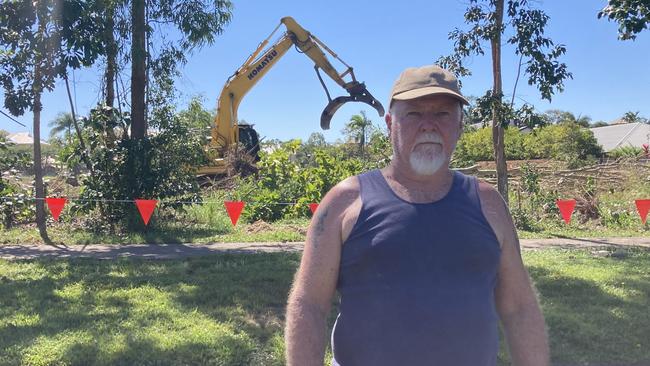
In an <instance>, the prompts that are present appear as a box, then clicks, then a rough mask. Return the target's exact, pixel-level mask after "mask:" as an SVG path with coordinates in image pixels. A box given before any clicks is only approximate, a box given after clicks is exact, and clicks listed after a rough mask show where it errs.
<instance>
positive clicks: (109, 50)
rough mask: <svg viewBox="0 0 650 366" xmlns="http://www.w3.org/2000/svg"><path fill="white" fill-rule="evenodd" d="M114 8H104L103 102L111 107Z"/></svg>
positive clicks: (114, 70)
mask: <svg viewBox="0 0 650 366" xmlns="http://www.w3.org/2000/svg"><path fill="white" fill-rule="evenodd" d="M114 12H115V9H114V8H113V7H112V6H110V7H109V8H108V9H106V26H107V27H106V33H105V35H104V38H105V39H104V41H105V42H106V73H105V82H106V100H105V104H106V105H107V106H109V107H111V108H112V107H113V101H114V100H115V73H116V71H117V45H116V44H115V35H114V34H113V28H114V27H115V24H114V23H115V22H114V18H113V15H114Z"/></svg>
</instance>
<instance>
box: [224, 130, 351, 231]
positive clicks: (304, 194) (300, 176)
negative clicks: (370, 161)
mask: <svg viewBox="0 0 650 366" xmlns="http://www.w3.org/2000/svg"><path fill="white" fill-rule="evenodd" d="M300 148H301V142H300V140H292V141H289V142H286V143H284V144H282V145H281V146H280V147H278V148H276V149H275V150H274V151H272V152H270V153H264V152H263V153H262V156H261V160H260V162H259V163H258V167H259V169H260V173H259V176H258V177H251V178H249V179H248V180H247V181H246V182H245V183H244V184H243V185H242V186H240V188H239V189H238V192H237V193H236V194H235V197H234V198H236V199H240V200H243V201H247V202H251V203H250V205H249V206H247V208H246V210H245V213H244V217H245V218H246V219H247V220H248V221H256V220H265V221H276V220H279V219H281V218H284V217H299V216H306V215H308V214H309V203H312V202H314V203H317V202H320V200H321V199H322V198H323V196H324V195H325V193H327V191H329V190H330V189H331V188H332V187H333V186H334V185H336V184H337V183H338V182H340V181H342V180H343V179H345V178H347V177H350V176H353V175H356V174H359V173H361V172H362V171H363V164H362V161H361V160H359V159H357V158H349V159H344V160H343V159H341V160H340V159H338V158H337V154H340V151H338V152H337V150H336V149H327V148H313V149H312V150H311V151H310V155H305V156H304V157H305V158H306V159H305V160H303V161H299V160H298V159H296V155H297V153H298V152H299V150H300ZM294 202H295V203H296V204H295V205H293V204H290V203H294Z"/></svg>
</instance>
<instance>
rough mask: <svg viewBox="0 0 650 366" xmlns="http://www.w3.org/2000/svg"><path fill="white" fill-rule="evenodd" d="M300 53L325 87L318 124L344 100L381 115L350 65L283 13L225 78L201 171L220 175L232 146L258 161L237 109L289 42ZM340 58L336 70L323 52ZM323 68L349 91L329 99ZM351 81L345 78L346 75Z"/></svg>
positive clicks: (253, 135) (254, 138)
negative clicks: (341, 69)
mask: <svg viewBox="0 0 650 366" xmlns="http://www.w3.org/2000/svg"><path fill="white" fill-rule="evenodd" d="M282 24H284V25H285V27H286V29H287V30H286V32H285V33H284V34H283V35H282V36H281V37H280V39H279V40H278V41H277V42H275V43H274V44H273V45H272V46H271V47H269V48H268V49H267V48H266V46H267V45H268V43H269V40H270V39H271V37H273V35H274V34H275V32H277V30H278V29H279V28H280V26H281V25H282ZM292 45H293V46H295V47H296V50H297V51H298V52H300V53H303V54H305V55H307V56H309V58H311V59H312V61H313V62H314V69H315V70H316V75H318V79H319V80H320V82H321V85H322V86H323V88H324V89H325V94H327V99H328V100H329V103H328V104H327V106H326V107H325V109H324V110H323V112H322V113H321V119H320V125H321V128H322V129H324V130H327V129H329V126H330V121H331V119H332V116H333V115H334V113H335V112H336V111H337V110H338V109H339V108H340V107H341V106H342V105H343V104H345V103H347V102H362V103H366V104H368V105H370V106H371V107H373V108H374V109H375V110H377V112H378V113H379V115H380V116H383V115H384V107H383V106H382V105H381V103H380V102H379V101H378V100H377V99H375V98H374V97H373V96H372V95H371V94H370V93H369V92H368V90H367V89H366V86H365V84H363V83H361V82H359V81H357V80H356V78H355V76H354V71H353V70H352V67H350V66H349V65H348V64H346V63H345V62H344V61H343V60H341V59H340V58H339V57H338V56H337V55H336V54H335V53H334V52H332V50H330V49H329V48H328V47H327V46H326V45H325V44H324V43H323V42H321V41H320V40H319V39H318V38H316V37H315V36H314V35H313V34H311V33H309V32H308V31H306V30H305V29H304V28H302V27H301V26H300V25H299V24H298V23H297V22H296V21H295V20H294V19H293V18H291V17H284V18H282V19H281V21H280V24H279V25H278V26H277V27H276V28H275V29H274V30H273V32H272V33H271V35H269V36H268V37H267V38H266V39H265V40H264V41H262V43H260V44H259V46H258V47H257V49H256V50H255V52H253V53H252V54H251V55H250V56H249V57H248V59H246V62H244V64H243V65H242V66H241V67H240V68H239V69H238V70H237V71H236V72H235V73H234V74H233V75H232V76H231V77H230V78H228V81H226V85H224V87H223V90H222V91H221V95H220V96H219V102H218V105H217V114H216V116H215V120H214V126H213V127H212V133H211V135H212V136H211V138H210V146H209V147H208V149H209V156H211V164H210V165H209V166H206V167H203V168H201V169H199V174H201V175H221V174H224V173H225V172H226V169H227V163H226V160H225V159H224V156H225V154H226V153H227V152H228V151H231V150H232V148H233V147H234V146H238V147H241V148H243V150H244V151H245V152H246V153H247V154H249V155H250V156H252V157H253V160H254V161H258V160H259V157H258V153H259V150H260V147H259V136H258V134H257V132H256V131H255V130H254V129H253V126H251V125H248V124H240V123H238V121H237V109H238V108H239V104H240V103H241V101H242V99H243V98H244V96H245V95H246V93H247V92H248V91H249V90H251V89H252V88H253V86H255V84H256V83H257V82H258V81H259V80H260V79H261V78H262V77H263V76H264V75H265V74H266V73H267V72H268V71H269V70H270V69H271V67H273V65H275V64H276V63H277V61H278V60H279V59H280V58H282V56H283V55H284V54H285V53H286V52H287V51H288V50H289V48H290V47H291V46H292ZM324 51H326V52H327V53H329V54H330V55H331V56H332V57H334V58H335V59H337V60H338V61H340V62H341V63H342V64H343V65H345V66H346V67H347V69H346V70H345V71H344V72H342V73H339V72H338V71H337V70H336V69H335V68H334V66H332V64H331V63H330V62H329V60H328V58H327V56H326V54H325V52H324ZM321 70H322V71H323V72H325V74H326V75H327V76H329V77H330V78H331V79H332V80H334V81H335V82H336V83H337V84H338V85H340V86H341V87H342V88H343V89H345V90H346V91H347V92H348V94H349V95H346V96H340V97H337V98H334V99H332V98H331V96H330V93H329V91H328V90H327V87H326V86H325V83H324V82H323V78H322V76H321V73H320V71H321ZM348 76H349V78H350V79H352V80H351V81H346V80H345V78H346V77H348Z"/></svg>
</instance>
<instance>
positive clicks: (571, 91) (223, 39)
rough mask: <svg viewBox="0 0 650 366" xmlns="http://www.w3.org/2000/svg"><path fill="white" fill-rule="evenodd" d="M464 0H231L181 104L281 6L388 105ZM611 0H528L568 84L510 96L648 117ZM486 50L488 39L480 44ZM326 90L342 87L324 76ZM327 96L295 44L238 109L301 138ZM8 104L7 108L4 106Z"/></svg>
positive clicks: (481, 68) (648, 79)
mask: <svg viewBox="0 0 650 366" xmlns="http://www.w3.org/2000/svg"><path fill="white" fill-rule="evenodd" d="M465 3H466V2H465V1H444V2H432V1H429V0H427V1H424V0H422V1H419V0H418V1H403V2H395V1H390V2H389V1H370V0H360V1H338V0H336V1H327V2H325V1H318V2H316V1H295V0H278V1H236V0H235V1H234V4H235V8H234V14H233V21H232V22H231V23H230V25H228V26H227V28H226V31H225V33H224V34H223V35H221V36H219V37H218V38H217V40H216V42H215V44H213V45H212V46H208V47H204V48H203V49H201V50H198V51H196V52H195V53H194V54H193V55H191V56H189V63H188V64H187V66H186V67H185V68H184V69H183V70H182V77H181V78H180V79H179V80H178V83H177V86H178V88H179V106H184V105H185V103H186V102H187V101H188V100H189V99H190V98H191V97H192V96H194V95H203V96H204V98H205V103H204V104H205V106H206V107H207V108H209V109H212V108H214V107H215V106H216V100H217V97H218V95H219V92H220V90H221V88H222V86H223V85H224V83H225V81H226V79H227V78H228V76H230V75H231V74H232V73H233V72H234V71H235V70H236V69H237V68H238V67H239V66H240V65H241V64H242V63H243V61H244V60H245V59H246V57H247V56H248V55H249V54H250V53H251V52H252V51H253V50H254V49H255V48H256V47H257V45H258V44H259V42H261V41H262V40H263V39H264V38H266V37H267V36H268V35H269V34H270V32H271V31H272V30H273V28H275V26H276V25H277V24H279V21H280V18H281V17H283V16H292V17H294V18H295V19H296V20H297V21H298V22H299V23H300V24H301V25H302V26H303V27H304V28H306V29H307V30H309V31H310V32H312V33H313V34H314V35H316V36H317V37H318V38H320V39H321V40H322V41H323V42H325V43H326V44H327V45H328V46H329V47H330V48H331V49H332V50H334V52H336V53H337V54H338V55H339V56H340V57H341V58H342V59H343V60H345V61H346V62H347V63H348V64H350V65H351V66H353V67H354V69H355V73H356V75H357V78H358V79H359V80H360V81H364V82H365V83H366V85H367V87H368V89H369V90H370V92H371V93H373V94H374V95H375V97H377V98H378V99H379V100H380V101H381V102H382V103H384V104H385V105H386V104H387V103H386V99H387V97H388V93H389V91H390V88H391V86H392V83H393V81H394V80H395V78H396V77H397V75H398V74H399V73H400V72H401V70H402V69H404V68H406V67H409V66H420V65H424V64H429V63H432V62H433V61H435V60H436V59H437V58H438V56H440V55H443V54H448V53H450V52H451V50H452V47H453V45H452V42H451V41H449V40H448V39H447V34H448V33H449V31H451V30H452V29H453V28H454V27H460V28H464V27H465V24H464V23H463V13H464V9H465V7H466V4H465ZM605 3H606V1H604V0H602V1H593V0H574V1H538V2H534V5H535V6H538V7H540V8H542V9H543V10H545V11H546V12H547V14H548V15H549V16H550V22H549V24H548V25H547V28H546V29H547V35H548V36H550V37H551V38H552V39H553V40H554V41H555V42H556V43H563V44H565V45H566V47H567V54H566V55H565V56H564V57H563V58H562V61H564V62H565V63H566V64H567V65H568V68H569V71H570V72H572V73H573V80H568V81H567V82H566V84H565V91H564V92H563V93H561V94H557V95H556V96H555V97H554V98H553V101H552V103H549V102H547V101H542V100H541V98H540V97H539V93H538V92H537V90H536V89H535V88H534V87H530V86H528V85H527V83H526V82H525V79H522V81H520V83H519V86H518V89H517V95H516V97H517V99H516V100H517V101H516V103H517V104H521V103H522V101H524V100H525V101H527V102H528V103H531V104H533V105H534V106H535V107H536V109H537V110H538V111H540V112H543V111H545V110H548V109H561V110H567V111H570V112H573V113H574V114H575V115H588V116H590V117H591V118H592V119H593V120H594V121H598V120H603V121H606V122H610V121H612V120H614V119H617V118H620V117H621V116H622V115H623V114H624V113H625V112H627V111H639V112H640V114H641V115H642V116H645V117H650V67H649V65H650V30H646V31H645V32H643V33H641V34H640V35H639V36H638V38H637V40H636V41H619V40H617V24H616V23H613V22H609V21H606V20H604V19H600V20H599V19H597V17H596V14H597V12H598V10H600V9H601V8H602V7H603V6H604V5H605ZM486 52H487V53H488V55H489V48H488V47H486ZM517 63H518V58H516V57H515V56H514V53H513V51H512V48H510V47H507V46H506V47H505V48H504V50H503V61H502V67H503V71H504V75H503V85H504V93H505V94H506V95H507V96H508V97H509V96H510V95H511V93H512V88H513V85H514V80H515V77H516V71H517V70H516V69H517ZM468 65H469V66H470V68H471V70H472V71H473V73H474V75H473V76H472V77H469V78H466V79H464V80H463V84H464V87H463V93H464V94H465V95H473V96H480V95H483V94H484V92H485V90H487V89H489V88H490V87H491V66H490V59H489V56H478V57H474V58H472V59H470V60H468ZM75 80H76V103H77V110H78V111H79V113H82V114H85V113H87V112H88V110H89V109H90V108H91V107H92V106H93V105H94V104H95V103H96V102H97V101H98V99H99V89H98V85H99V80H100V75H99V74H97V73H94V72H90V71H85V72H80V71H77V72H76V73H75ZM329 85H331V87H330V92H331V93H332V94H333V96H336V95H343V94H344V93H345V91H344V90H342V89H340V88H338V87H337V86H336V85H334V84H332V83H330V84H329ZM43 102H44V111H43V114H42V118H43V122H42V130H43V136H47V133H48V131H49V128H48V127H47V123H48V122H49V121H51V120H52V119H53V118H54V117H55V116H56V114H57V113H58V112H63V111H68V110H69V108H68V102H67V97H66V94H65V86H64V85H63V83H62V82H59V83H58V84H57V89H56V90H55V91H54V92H53V93H49V94H47V95H46V96H45V97H44V98H43ZM326 102H327V99H326V96H325V93H324V91H323V90H322V88H321V86H320V83H319V81H318V79H317V77H316V74H315V72H314V70H313V63H312V62H311V60H310V59H308V58H307V57H306V56H304V55H301V54H299V53H297V52H296V51H295V50H293V49H291V50H289V52H288V53H287V54H286V55H285V57H284V58H283V59H282V60H280V62H278V64H277V65H276V66H275V67H274V68H273V69H272V70H271V71H270V72H269V73H268V74H267V75H266V77H265V78H264V79H263V80H261V81H260V82H259V83H258V84H257V86H256V87H255V88H254V89H253V90H252V91H251V92H250V93H249V94H248V95H247V96H246V98H245V99H244V101H243V103H242V104H241V106H240V109H239V117H240V118H242V119H245V120H246V121H248V122H251V123H254V124H255V125H256V128H257V130H258V132H259V133H260V135H261V136H265V137H266V138H268V139H271V138H278V139H282V140H287V139H291V138H302V139H306V138H307V137H308V136H309V134H311V133H312V132H317V131H321V130H320V126H319V118H320V113H321V111H322V109H323V108H324V107H325V105H326ZM361 109H364V110H366V111H367V112H368V116H369V117H370V118H371V119H372V120H373V122H375V123H379V124H383V121H382V119H380V118H379V117H378V116H377V114H376V113H375V112H374V110H372V109H370V108H368V107H367V106H365V105H363V104H358V103H349V104H347V105H346V106H345V107H343V108H341V109H340V110H339V111H338V112H337V114H336V115H335V116H334V119H333V120H332V124H331V126H332V129H331V130H329V131H325V132H324V134H325V137H326V139H327V140H328V141H334V140H336V139H337V138H340V137H341V132H340V131H341V129H342V128H343V125H344V124H345V122H346V121H348V120H349V118H350V116H351V115H353V114H356V113H359V111H360V110H361ZM3 110H4V109H3ZM4 111H5V112H6V110H4ZM31 118H32V116H31V113H30V114H26V115H24V116H22V117H19V118H18V120H19V121H21V122H22V123H24V124H26V125H27V126H28V128H27V129H26V128H23V127H21V126H19V125H17V124H15V123H13V122H11V121H10V120H8V119H6V118H5V117H4V116H0V128H2V129H5V130H8V131H10V132H18V131H25V130H30V131H31V124H32V122H31Z"/></svg>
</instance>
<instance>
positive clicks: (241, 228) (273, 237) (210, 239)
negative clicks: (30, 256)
mask: <svg viewBox="0 0 650 366" xmlns="http://www.w3.org/2000/svg"><path fill="white" fill-rule="evenodd" d="M308 225H309V219H293V220H282V221H278V222H276V223H273V224H272V225H271V224H267V223H253V224H247V223H238V224H237V226H236V227H232V224H230V222H228V226H227V227H225V226H210V225H208V224H184V223H182V222H171V223H164V224H159V225H157V226H153V227H151V228H149V229H147V230H145V231H142V232H135V233H126V232H124V233H121V234H107V233H96V232H92V231H90V230H86V229H83V228H73V227H70V226H68V225H67V224H51V225H50V226H49V227H48V235H49V236H50V239H52V240H53V241H54V243H59V244H66V245H84V244H140V243H151V244H164V243H197V244H200V243H217V242H218V243H249V242H286V241H304V240H305V234H306V231H307V226H308ZM0 233H2V235H1V236H0V244H30V243H42V242H43V240H42V239H41V237H40V235H39V233H38V230H37V229H36V228H34V227H29V228H25V227H16V228H12V229H10V230H4V231H0Z"/></svg>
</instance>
